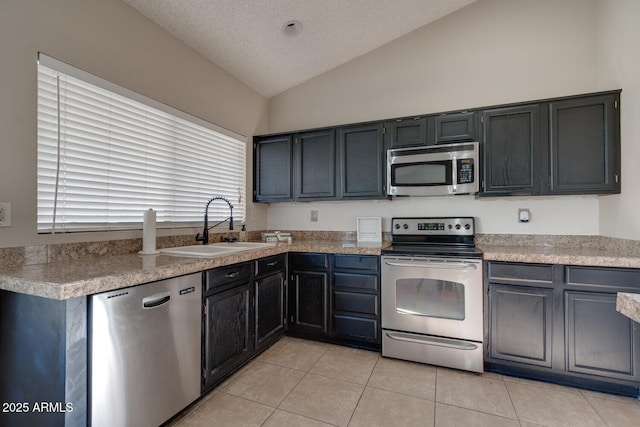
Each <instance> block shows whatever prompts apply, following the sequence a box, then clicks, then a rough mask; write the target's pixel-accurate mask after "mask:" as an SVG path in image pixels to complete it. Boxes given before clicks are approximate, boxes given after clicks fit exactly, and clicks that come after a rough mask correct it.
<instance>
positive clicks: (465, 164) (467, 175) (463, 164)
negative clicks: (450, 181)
mask: <svg viewBox="0 0 640 427" xmlns="http://www.w3.org/2000/svg"><path fill="white" fill-rule="evenodd" d="M457 167H458V177H457V179H458V184H472V183H473V168H474V165H473V159H458V164H457Z"/></svg>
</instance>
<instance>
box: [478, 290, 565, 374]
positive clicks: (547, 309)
mask: <svg viewBox="0 0 640 427" xmlns="http://www.w3.org/2000/svg"><path fill="white" fill-rule="evenodd" d="M489 300H490V301H491V309H490V312H491V337H490V343H491V345H490V355H491V357H492V358H494V359H502V360H510V361H513V362H520V363H527V364H531V365H536V366H545V367H548V368H549V367H551V337H552V336H553V321H552V316H553V290H552V289H546V288H538V287H531V286H514V285H499V284H493V283H492V284H491V285H490V287H489Z"/></svg>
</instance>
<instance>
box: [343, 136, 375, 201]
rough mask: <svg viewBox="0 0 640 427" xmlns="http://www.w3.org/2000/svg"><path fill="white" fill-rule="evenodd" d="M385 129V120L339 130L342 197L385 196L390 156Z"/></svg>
mask: <svg viewBox="0 0 640 427" xmlns="http://www.w3.org/2000/svg"><path fill="white" fill-rule="evenodd" d="M382 130H383V126H382V124H373V125H365V126H354V127H348V128H340V129H339V130H338V158H339V165H340V180H339V181H340V197H341V198H345V199H349V198H356V199H357V198H366V199H372V198H383V197H384V196H385V189H384V187H385V182H384V176H385V174H384V171H385V160H386V157H385V152H384V139H383V134H382Z"/></svg>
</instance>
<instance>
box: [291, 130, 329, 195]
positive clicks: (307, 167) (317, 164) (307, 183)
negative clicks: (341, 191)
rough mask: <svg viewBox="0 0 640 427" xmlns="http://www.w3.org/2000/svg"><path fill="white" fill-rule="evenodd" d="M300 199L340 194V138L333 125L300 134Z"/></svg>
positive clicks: (296, 150) (297, 150)
mask: <svg viewBox="0 0 640 427" xmlns="http://www.w3.org/2000/svg"><path fill="white" fill-rule="evenodd" d="M294 145H295V146H294V153H295V158H296V171H295V177H296V183H295V188H296V190H295V198H296V200H305V199H331V198H335V196H336V141H335V132H334V130H333V129H330V130H323V131H318V132H308V133H302V134H297V135H296V136H295V141H294Z"/></svg>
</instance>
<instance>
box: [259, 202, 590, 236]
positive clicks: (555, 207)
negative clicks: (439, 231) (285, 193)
mask: <svg viewBox="0 0 640 427" xmlns="http://www.w3.org/2000/svg"><path fill="white" fill-rule="evenodd" d="M519 208H527V209H529V210H530V212H531V222H529V223H520V222H518V220H517V217H518V209H519ZM312 210H317V211H318V222H311V219H310V218H311V211H312ZM597 212H598V200H597V199H596V198H594V197H589V196H570V197H564V198H561V199H558V198H555V197H553V198H552V197H542V198H540V199H536V200H535V202H534V201H532V200H531V199H527V198H524V197H512V198H499V199H493V198H492V199H478V200H476V199H475V198H474V197H473V196H451V197H411V198H408V199H401V200H400V199H398V200H394V201H387V200H380V201H362V202H347V203H345V202H316V203H274V204H272V205H271V207H270V208H269V222H268V226H269V229H270V230H337V231H353V230H355V229H356V218H357V217H359V216H380V217H382V218H383V221H382V229H383V231H391V229H390V220H391V218H393V217H401V216H412V215H416V216H451V215H455V216H473V217H476V232H478V233H492V234H503V233H508V234H580V235H592V234H595V233H594V232H593V230H597V228H598V216H597Z"/></svg>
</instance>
